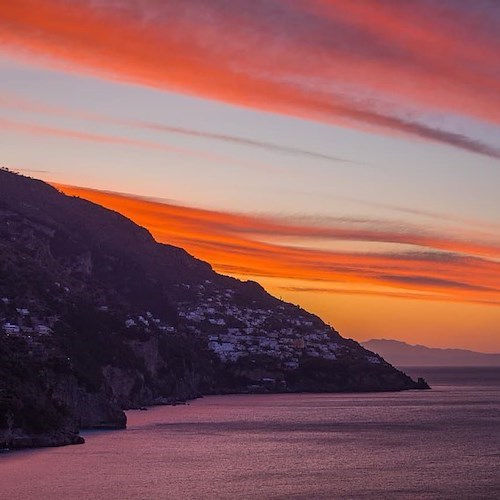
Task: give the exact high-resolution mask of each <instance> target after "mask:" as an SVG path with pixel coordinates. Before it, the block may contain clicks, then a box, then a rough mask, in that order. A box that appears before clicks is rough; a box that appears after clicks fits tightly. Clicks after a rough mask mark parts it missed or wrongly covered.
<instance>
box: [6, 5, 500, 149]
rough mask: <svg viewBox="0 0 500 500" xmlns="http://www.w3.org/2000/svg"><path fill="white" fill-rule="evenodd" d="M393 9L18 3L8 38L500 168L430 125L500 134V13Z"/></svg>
mask: <svg viewBox="0 0 500 500" xmlns="http://www.w3.org/2000/svg"><path fill="white" fill-rule="evenodd" d="M379 3H380V9H379ZM379 3H377V9H375V8H374V7H373V3H372V2H366V1H361V2H359V3H358V2H346V1H342V0H337V1H332V0H330V1H327V0H310V1H307V2H306V1H298V2H288V1H285V0H269V1H268V2H247V1H243V0H233V1H232V2H225V1H222V0H212V1H211V2H204V1H201V0H185V1H183V2H179V1H159V0H136V1H126V0H118V1H116V2H100V3H95V2H91V1H90V0H74V1H68V0H16V2H2V3H1V4H0V30H1V40H2V42H3V45H4V47H10V48H11V49H14V50H22V51H24V53H26V54H38V55H44V56H49V57H51V58H52V59H53V60H54V61H58V64H61V62H62V63H63V64H64V65H65V66H64V67H65V68H67V69H70V70H78V71H86V72H90V73H93V74H97V75H100V76H105V77H108V78H112V79H116V80H120V81H133V82H138V83H141V84H145V85H149V86H155V87H159V88H164V89H169V90H174V91H178V92H184V93H187V94H194V95H199V96H202V97H207V98H210V99H216V100H220V101H224V102H229V103H233V104H237V105H243V106H247V107H252V108H258V109H264V110H270V111H274V112H279V113H284V114H290V115H295V116H299V117H304V118H308V119H316V120H323V121H327V122H332V123H339V124H341V125H344V126H354V127H358V128H375V129H377V130H383V131H386V132H391V133H395V132H396V133H402V134H406V135H411V136H414V137H418V138H421V139H425V140H432V141H437V142H441V143H445V144H449V145H452V146H455V147H460V148H462V149H465V150H468V151H472V152H476V153H480V154H486V155H489V156H493V157H495V158H497V157H499V152H498V150H497V149H496V148H495V147H493V146H489V145H487V144H483V143H482V142H481V141H478V140H474V139H472V138H469V137H466V136H463V135H461V134H458V133H456V132H453V131H449V130H440V129H437V128H435V127H432V126H430V125H427V124H425V123H424V121H425V120H424V118H423V116H424V115H423V114H421V113H420V109H423V111H424V112H425V111H427V112H432V111H434V110H441V111H444V112H453V113H458V114H464V115H466V116H471V117H475V118H480V119H483V120H488V121H491V122H494V123H496V124H498V123H499V122H500V92H499V90H500V78H499V76H498V74H497V73H495V72H494V71H492V69H491V67H492V64H495V63H497V62H498V55H497V54H498V50H497V49H498V48H499V47H500V42H499V39H498V36H496V37H495V36H494V35H493V34H491V33H494V29H491V30H490V31H491V33H490V34H489V36H488V33H487V34H484V33H483V32H484V31H486V30H484V29H481V28H483V27H484V26H486V25H488V26H490V25H492V26H493V27H495V26H497V27H498V26H500V21H498V18H499V17H500V16H499V15H498V12H497V9H496V8H495V7H491V10H492V13H493V14H495V15H491V16H488V12H487V11H486V10H485V11H484V12H481V11H480V9H476V10H475V11H474V10H473V9H470V8H469V10H467V9H465V8H463V6H462V7H461V3H460V2H459V3H458V4H457V7H456V8H455V9H451V8H449V9H448V10H449V11H450V12H448V11H446V9H444V8H442V7H439V2H436V3H433V2H425V3H424V2H423V1H422V0H418V1H415V2H411V6H410V7H409V6H408V4H409V3H408V2H396V3H395V2H391V3H390V4H389V3H386V2H379ZM471 11H472V14H473V15H471V14H470V12H471ZM445 15H446V17H445ZM394 19H397V22H396V21H394ZM483 25H484V26H483ZM409 110H412V114H413V116H415V117H416V118H407V116H408V112H409Z"/></svg>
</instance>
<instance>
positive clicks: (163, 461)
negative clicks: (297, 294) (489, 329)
mask: <svg viewBox="0 0 500 500" xmlns="http://www.w3.org/2000/svg"><path fill="white" fill-rule="evenodd" d="M404 371H406V372H407V373H408V374H410V375H413V376H423V377H424V378H425V379H426V380H427V381H428V382H429V383H430V385H431V386H432V390H429V391H405V392H398V393H371V394H280V395H232V396H210V397H204V398H201V399H198V400H195V401H191V402H190V403H189V404H186V405H179V406H161V407H154V408H150V409H149V410H147V411H140V410H133V411H128V412H127V416H128V422H129V423H128V428H127V429H126V430H122V431H91V432H85V433H83V435H84V437H85V439H86V444H84V445H80V446H66V447H61V448H51V449H38V450H26V451H16V452H6V453H2V454H0V498H1V499H6V500H7V499H9V500H17V499H23V500H24V499H41V500H45V499H48V500H52V499H56V500H57V499H71V500H75V499H89V500H90V499H96V500H97V499H99V500H100V499H191V498H192V499H218V498H221V499H238V498H243V499H245V498H248V499H260V500H262V499H267V498H273V499H288V498H290V499H315V498H320V499H323V498H324V499H336V498H339V499H344V498H346V499H348V498H349V499H351V498H352V499H358V498H370V499H371V498H373V499H391V498H394V499H500V368H466V369H457V368H406V369H404Z"/></svg>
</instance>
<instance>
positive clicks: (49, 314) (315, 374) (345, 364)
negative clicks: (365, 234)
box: [0, 170, 426, 447]
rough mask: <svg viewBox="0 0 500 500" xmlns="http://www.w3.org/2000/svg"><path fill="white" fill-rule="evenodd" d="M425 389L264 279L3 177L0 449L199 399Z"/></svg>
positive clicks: (55, 440)
mask: <svg viewBox="0 0 500 500" xmlns="http://www.w3.org/2000/svg"><path fill="white" fill-rule="evenodd" d="M425 387H426V384H425V383H424V382H423V381H419V383H416V382H414V381H413V380H411V379H410V378H409V377H407V376H406V375H404V374H403V373H401V372H399V371H398V370H396V369H395V368H393V367H392V366H391V365H389V364H388V363H386V362H385V361H384V360H383V359H382V358H380V357H379V356H378V355H376V354H374V353H372V352H370V351H367V350H365V349H364V348H362V347H361V346H360V345H359V344H357V343H356V342H354V341H352V340H347V339H344V338H342V337H341V336H340V335H339V334H338V333H337V332H336V331H335V330H333V329H332V328H331V327H329V326H328V325H326V324H325V323H323V322H322V321H321V319H319V318H318V317H316V316H314V315H312V314H309V313H307V312H306V311H304V310H302V309H300V308H299V307H297V306H294V305H291V304H288V303H286V302H283V301H280V300H278V299H276V298H274V297H272V296H270V295H269V294H268V293H266V292H265V290H264V289H263V288H262V287H261V286H260V285H258V284H257V283H254V282H241V281H239V280H236V279H233V278H230V277H227V276H222V275H219V274H217V273H215V272H214V271H213V270H212V268H211V267H210V265H209V264H207V263H204V262H202V261H199V260H197V259H195V258H193V257H192V256H190V255H189V254H187V253H186V252H185V251H184V250H182V249H179V248H176V247H172V246H169V245H164V244H159V243H157V242H155V241H154V239H153V238H152V236H151V235H150V234H149V233H148V231H146V230H145V229H144V228H141V227H139V226H137V225H135V224H134V223H133V222H131V221H130V220H128V219H126V218H125V217H123V216H121V215H120V214H118V213H116V212H112V211H110V210H107V209H104V208H103V207H100V206H98V205H95V204H93V203H90V202H88V201H85V200H82V199H79V198H74V197H68V196H66V195H64V194H62V193H60V192H58V191H57V190H56V189H54V188H52V187H51V186H49V185H47V184H45V183H43V182H41V181H37V180H34V179H30V178H27V177H23V176H20V175H17V174H14V173H11V172H8V171H2V170H0V447H1V446H2V443H3V445H4V446H9V447H22V446H38V445H51V444H65V443H68V442H77V441H78V436H77V431H78V429H79V428H89V427H118V428H119V427H123V426H125V416H124V413H123V412H122V409H123V408H130V407H137V406H143V405H149V404H156V403H165V402H171V401H175V400H182V399H188V398H193V397H197V396H199V395H201V394H214V393H230V392H266V391H267V392H269V391H271V392H278V391H381V390H403V389H414V388H425Z"/></svg>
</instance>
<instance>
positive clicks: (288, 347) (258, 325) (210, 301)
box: [179, 281, 348, 369]
mask: <svg viewBox="0 0 500 500" xmlns="http://www.w3.org/2000/svg"><path fill="white" fill-rule="evenodd" d="M207 291H208V293H207ZM236 293H237V292H235V291H234V290H231V289H225V290H222V291H218V290H213V289H212V288H211V287H210V282H209V281H207V282H205V285H200V286H198V291H197V294H198V300H197V301H196V303H195V304H196V305H193V303H192V302H189V303H185V304H181V308H180V312H179V316H180V317H181V318H182V319H183V320H184V321H185V322H186V324H187V325H188V328H189V329H190V330H191V331H192V332H193V333H195V334H204V333H205V332H208V346H209V348H210V349H211V350H213V351H214V352H215V353H216V354H217V355H218V356H219V357H220V358H221V360H223V361H237V360H238V359H239V358H241V357H244V356H248V355H252V354H266V355H268V356H270V357H272V358H276V359H279V360H280V361H281V362H282V365H283V366H284V367H285V368H288V369H295V368H297V367H298V366H299V358H300V356H301V355H303V354H306V355H308V356H311V357H321V358H324V359H329V360H335V359H336V358H337V356H338V355H339V353H340V352H341V351H342V350H344V349H348V347H347V346H345V345H342V344H339V343H337V342H336V338H337V334H336V332H335V331H334V330H333V329H332V328H331V327H329V326H327V325H324V324H323V323H322V322H321V321H320V320H319V319H316V318H314V317H312V316H311V315H308V314H306V313H303V312H302V311H301V310H300V309H299V308H297V307H295V306H292V305H290V304H285V303H283V304H282V305H279V306H278V307H277V308H273V309H274V310H271V309H263V308H261V307H257V306H256V305H255V307H253V305H254V304H252V303H250V304H245V305H239V304H238V302H239V301H235V300H234V299H235V294H236Z"/></svg>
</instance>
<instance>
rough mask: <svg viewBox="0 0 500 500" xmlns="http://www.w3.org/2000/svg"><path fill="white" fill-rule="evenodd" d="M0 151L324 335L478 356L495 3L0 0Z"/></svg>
mask: <svg viewBox="0 0 500 500" xmlns="http://www.w3.org/2000/svg"><path fill="white" fill-rule="evenodd" d="M0 147H1V153H2V154H1V157H0V164H2V165H3V166H5V167H8V168H11V169H13V170H17V171H19V172H22V173H24V174H26V175H30V176H33V177H37V178H40V179H43V180H46V181H49V182H51V183H53V184H54V185H56V186H57V187H59V188H60V189H62V190H63V191H64V192H66V193H68V194H73V195H78V196H81V197H84V198H88V199H90V200H93V201H95V202H97V203H100V204H102V205H104V206H107V207H110V208H113V209H115V210H118V211H120V212H122V213H123V214H125V215H126V216H128V217H130V218H132V219H133V220H135V221H136V222H138V223H139V224H141V225H144V226H146V227H147V228H148V229H149V230H150V231H151V232H152V234H153V235H154V236H155V237H156V239H157V240H158V241H162V242H167V243H171V244H175V245H179V246H182V247H184V248H186V249H187V250H188V251H189V252H190V253H191V254H193V255H195V256H197V257H199V258H202V259H204V260H207V261H208V262H210V263H211V264H212V265H213V267H214V269H215V270H217V271H219V272H221V273H224V274H230V275H233V276H236V277H238V278H241V279H245V280H246V279H253V280H256V281H259V282H260V283H262V284H263V285H264V286H265V287H266V289H267V290H269V291H270V292H271V293H273V294H274V295H276V296H279V297H282V298H283V299H286V300H288V301H291V302H293V303H297V304H300V305H301V306H303V307H304V308H306V309H308V310H310V311H311V312H314V313H317V314H319V315H320V316H321V317H322V318H323V319H324V320H325V321H327V322H329V323H331V324H332V325H333V326H334V327H335V328H336V329H338V330H339V331H340V332H341V333H342V334H343V335H344V336H346V337H351V338H354V339H356V340H367V339H370V338H393V339H398V340H403V341H406V342H410V343H421V344H426V345H429V346H436V347H463V348H471V349H476V350H481V351H489V352H500V2H497V1H494V0H474V1H470V0H413V1H411V2H403V1H399V0H379V1H377V2H375V1H372V0H356V1H351V0H230V1H228V0H12V1H9V0H5V1H1V2H0Z"/></svg>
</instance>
